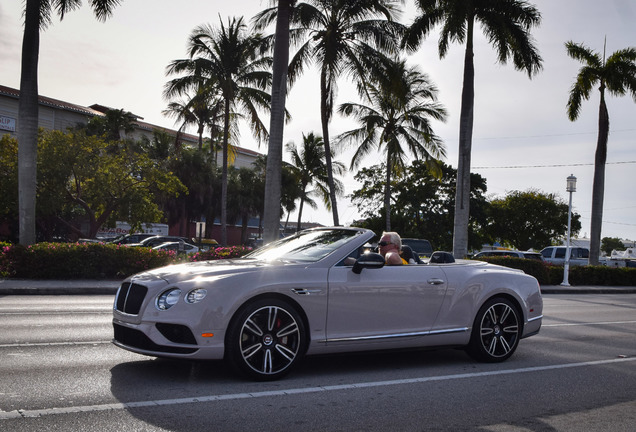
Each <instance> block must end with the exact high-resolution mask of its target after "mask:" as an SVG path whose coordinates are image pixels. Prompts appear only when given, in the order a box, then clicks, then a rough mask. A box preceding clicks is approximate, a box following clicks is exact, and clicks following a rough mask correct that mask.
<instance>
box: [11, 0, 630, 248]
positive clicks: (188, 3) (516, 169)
mask: <svg viewBox="0 0 636 432" xmlns="http://www.w3.org/2000/svg"><path fill="white" fill-rule="evenodd" d="M83 3H84V5H83V6H82V7H81V8H80V9H78V10H76V11H73V12H70V13H68V14H67V15H66V16H65V18H64V20H63V21H61V22H60V20H59V18H57V17H55V18H54V20H53V23H52V25H51V26H49V28H48V29H46V31H44V32H43V33H42V34H41V41H40V44H41V46H40V63H39V93H40V94H41V95H43V96H48V97H52V98H55V99H61V100H64V101H67V102H71V103H76V104H79V105H84V106H89V105H92V104H96V103H98V104H101V105H106V106H110V107H112V108H116V109H120V108H123V109H125V110H127V111H130V112H132V113H134V114H136V115H139V116H141V117H143V118H144V120H145V121H147V122H149V123H153V124H156V125H159V126H164V127H168V128H176V125H175V123H174V121H173V119H170V118H167V117H164V116H163V115H162V113H161V112H162V111H163V110H164V109H165V108H166V105H167V102H166V101H165V100H164V99H163V98H162V91H163V87H164V84H165V83H166V82H167V81H168V79H169V78H168V77H166V75H165V70H166V66H167V65H168V64H169V63H170V62H171V61H173V60H175V59H181V58H185V57H186V42H187V38H188V36H189V34H190V33H191V31H192V30H193V29H194V28H195V27H197V26H199V25H201V24H207V23H210V24H212V25H213V26H217V25H218V23H219V20H220V19H222V20H223V21H225V22H227V19H228V18H229V17H239V16H243V17H245V19H246V20H247V21H248V22H249V21H250V20H251V18H252V17H253V16H254V15H255V14H256V13H257V12H259V11H261V10H263V9H265V8H266V7H268V5H269V2H268V1H267V0H234V1H233V2H226V1H220V0H211V1H206V2H202V1H196V0H181V1H180V2H178V6H176V3H175V2H173V1H168V0H154V1H152V2H148V1H141V0H123V2H122V4H121V5H120V6H119V7H117V8H116V9H115V11H114V14H113V16H112V17H111V18H110V19H108V20H107V21H106V22H104V23H102V22H98V21H97V20H95V19H94V17H93V15H92V12H91V10H90V8H89V7H88V5H87V4H88V2H87V1H84V2H83ZM530 3H532V4H534V5H535V6H536V7H537V9H538V10H539V11H540V13H541V15H542V22H541V25H540V26H539V27H538V28H535V29H533V30H532V36H533V37H534V39H535V43H536V46H537V47H538V49H539V52H540V54H541V56H542V58H543V70H542V71H541V72H540V73H539V74H538V75H536V76H534V77H533V78H532V79H530V78H529V77H528V75H527V74H526V73H525V72H521V71H516V70H515V69H514V67H513V66H512V65H510V64H508V65H501V64H499V63H498V62H497V59H496V56H495V53H494V51H493V49H492V47H491V46H490V45H489V44H488V41H487V39H486V38H485V37H484V36H483V35H482V33H481V30H480V29H478V31H477V33H476V40H475V118H474V128H473V150H472V172H475V173H478V174H480V175H481V176H483V177H485V178H486V180H487V186H488V195H489V196H490V197H503V196H505V194H507V193H508V192H511V191H515V190H520V191H526V190H528V189H537V190H539V191H541V192H544V193H554V194H557V195H558V196H560V197H561V198H562V199H563V200H565V201H567V200H568V194H567V192H566V190H565V188H566V178H567V177H568V176H569V175H570V174H574V175H575V176H576V177H577V190H576V192H574V194H573V197H572V202H573V210H574V212H576V213H578V214H580V216H581V223H582V229H581V232H580V234H579V236H580V237H587V236H589V232H590V222H591V219H590V215H591V206H592V202H591V201H592V178H593V173H594V166H593V164H594V152H595V149H596V140H597V131H598V105H599V94H598V91H595V92H594V93H593V94H592V97H591V98H590V100H588V101H584V103H583V105H582V110H581V114H580V116H579V118H578V120H577V121H575V122H571V121H570V120H569V119H568V117H567V114H566V103H567V99H568V94H569V90H570V88H571V86H572V84H573V83H574V81H575V77H576V75H577V73H578V71H579V69H580V68H581V66H582V64H581V63H579V62H578V61H576V60H573V59H571V58H570V57H568V56H567V53H566V50H565V47H564V44H565V42H567V41H569V40H571V41H574V42H576V43H584V44H585V45H586V46H588V47H590V48H591V49H592V50H594V51H596V52H598V53H602V52H603V49H604V41H605V40H606V44H607V48H606V49H607V53H608V54H611V53H613V52H615V51H617V50H619V49H624V48H627V47H636V26H634V22H636V2H634V1H633V0H607V1H603V2H601V1H598V0H559V1H553V0H530ZM22 10H23V2H22V1H18V0H13V1H3V2H2V3H0V84H1V85H5V86H9V87H14V88H19V83H20V50H21V45H22V31H23V26H22V24H23V20H22ZM415 13H416V11H415V8H414V6H413V2H412V1H411V0H407V1H406V4H405V8H404V12H403V14H402V16H401V22H403V23H405V24H409V23H410V22H411V21H412V20H413V18H414V16H415ZM270 30H271V31H273V29H270ZM437 42H438V35H437V33H436V32H433V33H432V34H431V35H430V36H429V37H428V38H427V39H426V40H425V41H424V43H423V44H422V46H421V47H420V49H419V50H418V51H417V52H415V53H413V54H412V55H409V63H410V64H413V65H418V67H419V68H420V70H421V71H422V72H424V73H426V74H427V75H428V76H429V77H430V79H431V80H432V81H433V82H434V83H435V85H436V86H437V87H438V89H439V93H438V98H439V101H440V102H441V103H442V104H444V106H445V107H446V109H447V110H448V113H449V118H448V120H447V122H446V123H441V122H434V123H433V128H434V130H435V132H436V133H437V134H438V135H439V136H440V137H441V138H442V139H443V140H444V142H445V144H446V148H447V157H446V159H445V162H446V163H448V164H450V165H452V166H453V167H455V168H456V167H457V156H458V151H457V148H458V135H459V109H460V97H461V89H462V72H463V56H464V46H462V45H458V44H454V45H452V46H451V47H450V50H449V52H448V54H447V55H446V57H444V58H443V59H440V58H439V54H438V50H437ZM293 53H294V50H293V48H292V49H291V50H290V55H293ZM318 86H319V83H318V78H317V75H316V73H315V69H312V70H311V71H310V72H309V73H307V74H306V75H305V76H303V77H302V78H301V79H300V80H299V81H298V83H297V84H296V85H295V86H294V87H293V88H292V89H291V91H290V93H289V94H288V100H287V109H288V110H289V111H290V113H291V115H292V121H291V122H290V123H288V124H287V125H286V126H285V137H284V143H286V142H289V141H293V142H295V143H296V144H300V143H301V142H302V134H303V133H305V134H307V133H309V132H312V131H315V132H316V133H317V134H320V130H321V128H320V113H319V101H320V99H319V89H318ZM358 101H359V100H358V98H357V94H356V93H355V91H354V90H353V87H352V86H351V84H350V82H349V78H347V77H343V78H342V79H341V80H340V82H339V91H338V95H337V99H336V104H339V103H344V102H358ZM607 105H608V110H609V116H610V136H609V143H608V156H607V162H608V163H607V168H606V177H605V201H604V210H603V227H602V234H601V236H602V237H619V238H621V239H626V240H632V241H634V240H636V187H635V186H636V181H635V180H636V178H635V175H634V173H635V172H636V101H634V99H633V98H632V97H631V96H630V95H626V96H622V97H613V96H608V97H607ZM263 119H264V123H265V124H266V125H268V124H269V119H268V117H267V115H264V116H263ZM355 127H356V124H355V123H353V122H352V121H351V120H346V119H343V118H340V117H338V115H337V114H336V115H334V119H333V121H332V123H331V128H330V135H331V136H332V137H335V136H336V135H337V134H339V133H342V132H344V131H347V130H350V129H353V128H355ZM240 145H241V146H242V147H245V148H249V149H252V150H255V151H259V152H262V153H266V152H267V145H266V143H263V144H260V145H259V144H258V143H257V142H256V141H255V140H254V139H253V138H252V136H251V135H250V132H249V130H248V129H247V128H243V131H242V133H241V139H240ZM352 154H353V150H352V149H351V148H345V149H340V150H339V153H338V154H337V156H336V159H337V160H340V161H342V162H343V163H345V164H346V165H347V166H348V165H349V163H350V161H351V155H352ZM285 158H286V159H287V160H288V157H287V156H286V157H285ZM383 160H384V156H383V155H382V154H380V153H378V154H377V155H369V156H368V157H367V158H366V159H365V160H364V163H363V165H364V166H371V165H376V164H379V163H381V161H383ZM343 180H344V184H345V192H346V194H350V193H352V192H353V191H354V190H355V189H357V188H358V187H359V185H358V184H357V183H356V181H355V180H354V179H353V175H352V174H349V175H347V176H346V177H345V178H344V179H343ZM338 207H339V214H340V222H341V223H344V224H345V225H346V224H351V223H352V222H353V221H354V220H356V219H357V218H358V217H359V214H358V212H357V209H356V207H355V206H354V205H352V204H351V202H350V200H349V199H348V198H346V197H344V198H342V199H340V200H339V201H338ZM296 217H297V216H296V215H294V214H292V216H291V218H290V220H292V221H293V220H296ZM302 219H303V221H308V222H318V223H322V224H324V225H331V224H332V223H333V220H332V217H331V213H330V212H329V211H327V210H326V209H324V207H322V206H319V209H317V210H312V209H310V208H307V206H305V209H304V211H303V218H302Z"/></svg>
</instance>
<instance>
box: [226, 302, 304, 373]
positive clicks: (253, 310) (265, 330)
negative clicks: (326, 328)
mask: <svg viewBox="0 0 636 432" xmlns="http://www.w3.org/2000/svg"><path fill="white" fill-rule="evenodd" d="M226 347H227V350H226V360H227V361H228V362H229V363H230V366H231V367H233V368H234V369H235V370H237V371H238V372H240V373H242V374H244V375H246V376H248V377H250V378H252V379H256V380H260V381H266V380H275V379H278V378H281V377H282V376H284V375H286V374H287V373H289V372H290V371H291V370H292V369H293V367H294V366H295V365H296V364H297V363H298V361H299V360H300V358H301V357H302V356H303V354H304V353H305V349H306V332H305V326H304V323H303V320H302V319H301V317H300V315H299V314H298V312H297V311H296V310H295V309H294V307H292V306H291V305H290V304H288V303H287V302H285V301H282V300H278V299H263V300H258V301H256V302H254V303H250V304H248V305H247V306H246V307H245V308H244V309H243V310H241V311H240V312H239V314H238V315H237V316H236V318H235V319H234V320H233V322H232V324H231V326H230V329H229V331H228V335H227V339H226Z"/></svg>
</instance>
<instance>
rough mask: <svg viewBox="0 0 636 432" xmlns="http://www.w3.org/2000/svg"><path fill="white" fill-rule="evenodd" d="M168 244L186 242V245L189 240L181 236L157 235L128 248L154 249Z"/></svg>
mask: <svg viewBox="0 0 636 432" xmlns="http://www.w3.org/2000/svg"><path fill="white" fill-rule="evenodd" d="M167 242H184V243H188V242H189V240H188V239H187V238H185V237H179V236H158V235H155V236H152V237H148V238H145V239H143V240H142V241H140V242H139V243H132V244H129V245H128V246H134V247H149V248H153V247H155V246H159V245H160V244H163V243H167Z"/></svg>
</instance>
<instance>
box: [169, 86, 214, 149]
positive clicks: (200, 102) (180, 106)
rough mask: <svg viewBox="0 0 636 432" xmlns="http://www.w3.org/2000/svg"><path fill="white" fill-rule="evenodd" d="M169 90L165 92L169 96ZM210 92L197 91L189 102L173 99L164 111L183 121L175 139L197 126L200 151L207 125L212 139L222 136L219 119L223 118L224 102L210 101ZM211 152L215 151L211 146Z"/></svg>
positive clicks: (177, 140) (180, 121)
mask: <svg viewBox="0 0 636 432" xmlns="http://www.w3.org/2000/svg"><path fill="white" fill-rule="evenodd" d="M168 94H169V93H168V92H164V95H165V96H166V97H167V98H168V97H170V96H168ZM210 96H211V95H209V94H206V93H205V92H203V91H197V92H196V93H195V95H194V96H192V97H191V98H189V100H188V101H187V102H184V101H182V100H179V101H174V100H173V101H172V102H169V103H168V107H167V108H166V109H165V110H163V111H162V114H164V115H166V116H168V117H175V118H176V121H177V122H179V123H181V125H180V126H179V130H178V131H177V136H176V137H175V140H176V142H177V145H178V142H179V140H180V138H181V134H182V133H183V131H185V129H186V128H187V127H188V126H190V125H194V126H196V127H197V136H198V137H199V151H201V150H203V133H204V132H205V129H206V127H207V128H208V129H210V140H211V142H214V140H215V138H218V137H220V136H221V132H222V131H221V128H220V126H219V121H220V120H222V119H221V114H222V112H221V109H222V108H223V104H222V103H220V102H221V100H220V99H216V100H214V101H210ZM210 152H211V153H213V148H210Z"/></svg>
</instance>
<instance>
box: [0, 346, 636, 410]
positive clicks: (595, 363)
mask: <svg viewBox="0 0 636 432" xmlns="http://www.w3.org/2000/svg"><path fill="white" fill-rule="evenodd" d="M632 361H636V357H628V358H618V359H607V360H596V361H589V362H581V363H566V364H558V365H548V366H535V367H527V368H520V369H506V370H500V371H490V372H476V373H467V374H457V375H442V376H434V377H421V378H406V379H397V380H388V381H375V382H367V383H351V384H340V385H332V386H319V387H308V388H296V389H287V390H273V391H263V392H249V393H234V394H226V395H210V396H199V397H189V398H180V399H163V400H154V401H139V402H126V403H112V404H101V405H83V406H71V407H63V408H45V409H40V410H23V409H19V410H14V411H8V412H5V411H0V420H5V419H13V418H33V417H44V416H50V415H59V414H71V413H78V412H94V411H107V410H124V409H130V408H145V407H158V406H162V405H180V404H190V403H202V402H215V401H228V400H237V399H250V398H261V397H272V396H289V395H293V394H303V393H320V392H329V391H338V390H356V389H362V388H370V387H383V386H394V385H407V384H421V383H427V382H434V381H448V380H456V379H468V378H481V377H487V376H494V375H509V374H519V373H528V372H542V371H548V370H555V369H567V368H575V367H586V366H599V365H606V364H614V363H623V362H632Z"/></svg>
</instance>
